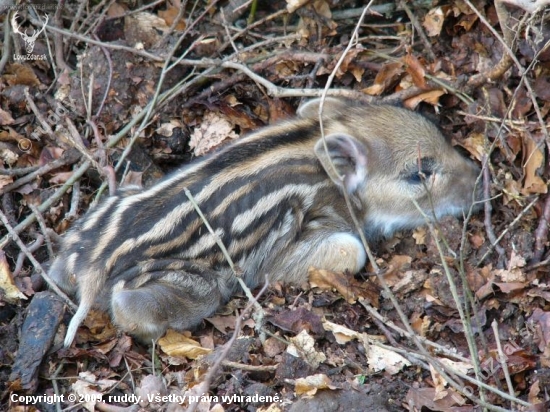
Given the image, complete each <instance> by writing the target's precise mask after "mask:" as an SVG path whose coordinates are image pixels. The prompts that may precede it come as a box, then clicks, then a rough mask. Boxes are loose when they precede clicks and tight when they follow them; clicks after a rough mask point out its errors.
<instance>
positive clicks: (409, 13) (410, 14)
mask: <svg viewBox="0 0 550 412" xmlns="http://www.w3.org/2000/svg"><path fill="white" fill-rule="evenodd" d="M399 7H400V8H402V9H403V10H405V13H407V16H408V17H409V20H410V21H411V23H412V25H413V26H414V28H415V29H416V31H417V33H418V35H419V36H420V40H421V41H422V43H423V44H424V47H425V48H426V49H425V51H426V53H428V56H429V57H430V60H431V61H432V62H434V61H435V60H436V57H435V53H434V52H433V50H432V44H431V43H430V40H429V39H428V36H426V33H424V29H423V28H422V25H421V24H420V22H419V21H418V19H417V18H416V16H415V15H414V13H413V12H412V10H411V9H410V8H409V6H407V3H406V2H405V1H403V0H401V1H400V2H399Z"/></svg>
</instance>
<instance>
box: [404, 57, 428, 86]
mask: <svg viewBox="0 0 550 412" xmlns="http://www.w3.org/2000/svg"><path fill="white" fill-rule="evenodd" d="M404 59H405V70H406V71H407V73H409V74H410V75H411V77H412V80H413V83H414V85H415V86H417V87H420V88H421V89H424V88H426V77H425V75H426V69H424V65H423V64H422V63H421V62H420V60H418V58H417V57H416V56H413V55H412V54H407V55H406V56H405V58H404Z"/></svg>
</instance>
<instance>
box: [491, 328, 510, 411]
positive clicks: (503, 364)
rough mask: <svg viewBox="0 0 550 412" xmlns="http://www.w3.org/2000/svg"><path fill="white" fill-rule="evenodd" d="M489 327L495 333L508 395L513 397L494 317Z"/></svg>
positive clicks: (508, 372)
mask: <svg viewBox="0 0 550 412" xmlns="http://www.w3.org/2000/svg"><path fill="white" fill-rule="evenodd" d="M491 328H493V334H494V335H495V342H496V344H497V351H498V359H499V363H500V365H501V366H502V370H503V372H504V378H505V379H506V385H507V386H508V393H509V394H510V396H513V397H515V395H514V386H513V384H512V379H510V371H509V370H508V363H507V362H506V360H507V359H506V355H505V354H504V351H503V350H502V345H501V343H500V336H499V333H498V323H497V321H496V319H493V321H492V322H491ZM510 406H511V407H512V409H513V410H515V407H514V406H515V405H514V404H513V403H512V405H510Z"/></svg>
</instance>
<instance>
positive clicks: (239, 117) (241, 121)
mask: <svg viewBox="0 0 550 412" xmlns="http://www.w3.org/2000/svg"><path fill="white" fill-rule="evenodd" d="M239 105H240V104H237V103H235V104H234V105H229V104H222V105H220V107H219V111H220V113H221V114H223V117H224V118H225V119H227V121H228V122H229V123H231V124H232V125H237V126H239V127H240V129H241V134H244V133H247V132H248V131H250V130H254V129H257V128H259V127H262V126H263V125H264V124H263V123H262V122H261V121H259V120H257V119H255V118H254V116H250V114H248V113H246V112H245V111H243V110H240V109H239V108H238V107H237V106H239Z"/></svg>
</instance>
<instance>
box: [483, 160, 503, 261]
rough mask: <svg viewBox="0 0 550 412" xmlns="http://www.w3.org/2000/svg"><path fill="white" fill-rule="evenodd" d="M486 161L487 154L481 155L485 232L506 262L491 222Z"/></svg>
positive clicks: (488, 174)
mask: <svg viewBox="0 0 550 412" xmlns="http://www.w3.org/2000/svg"><path fill="white" fill-rule="evenodd" d="M488 162H489V158H488V157H487V155H483V159H482V160H481V164H482V165H483V169H482V171H483V200H484V202H483V207H484V209H485V217H484V223H485V232H486V233H487V237H488V238H489V241H490V242H491V244H493V245H495V249H496V251H497V253H498V255H499V256H500V260H501V261H502V262H506V251H505V250H504V248H503V247H502V246H500V245H499V244H498V243H497V237H496V236H495V232H494V230H493V223H492V221H491V216H492V214H491V212H492V211H493V207H492V206H491V176H490V170H489V163H488Z"/></svg>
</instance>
